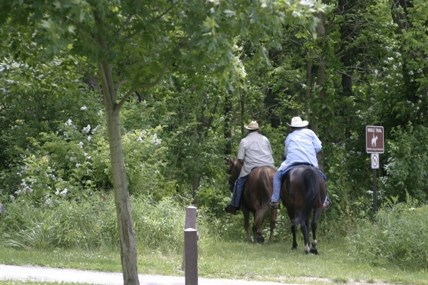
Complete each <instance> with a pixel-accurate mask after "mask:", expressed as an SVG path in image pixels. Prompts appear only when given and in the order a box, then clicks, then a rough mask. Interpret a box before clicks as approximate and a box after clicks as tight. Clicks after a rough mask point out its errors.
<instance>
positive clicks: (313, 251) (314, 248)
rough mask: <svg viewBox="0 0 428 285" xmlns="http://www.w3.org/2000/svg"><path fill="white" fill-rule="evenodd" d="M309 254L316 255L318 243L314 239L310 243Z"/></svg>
mask: <svg viewBox="0 0 428 285" xmlns="http://www.w3.org/2000/svg"><path fill="white" fill-rule="evenodd" d="M309 252H310V253H312V254H318V242H317V240H316V239H314V240H313V241H312V245H311V249H310V251H309Z"/></svg>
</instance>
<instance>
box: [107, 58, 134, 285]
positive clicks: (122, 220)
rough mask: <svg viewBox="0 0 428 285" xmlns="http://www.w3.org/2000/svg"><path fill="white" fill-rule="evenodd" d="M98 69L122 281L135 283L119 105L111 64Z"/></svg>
mask: <svg viewBox="0 0 428 285" xmlns="http://www.w3.org/2000/svg"><path fill="white" fill-rule="evenodd" d="M99 72H100V75H101V79H102V80H101V82H102V87H103V98H104V106H105V110H106V117H107V130H108V137H109V146H110V159H111V167H112V174H113V187H114V194H115V195H114V200H115V205H116V213H117V221H118V228H119V237H120V249H121V252H120V253H121V254H120V256H121V262H122V271H123V282H124V284H126V285H128V284H132V285H134V284H135V285H138V284H139V280H138V270H137V249H136V243H135V233H134V230H133V226H132V217H131V205H130V200H129V189H128V180H127V177H126V172H125V159H124V155H123V147H122V139H121V133H120V108H119V107H118V105H117V104H116V103H115V100H114V99H115V89H114V83H113V78H112V74H111V66H110V65H109V64H108V63H102V64H100V65H99Z"/></svg>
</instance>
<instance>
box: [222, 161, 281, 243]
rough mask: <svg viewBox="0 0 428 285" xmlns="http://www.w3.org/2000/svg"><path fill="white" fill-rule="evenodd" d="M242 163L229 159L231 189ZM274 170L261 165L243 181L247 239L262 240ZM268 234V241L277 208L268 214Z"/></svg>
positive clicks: (243, 210) (242, 205) (270, 236)
mask: <svg viewBox="0 0 428 285" xmlns="http://www.w3.org/2000/svg"><path fill="white" fill-rule="evenodd" d="M241 168H242V164H241V163H240V162H239V160H237V159H236V160H233V159H229V186H230V189H231V191H233V187H234V185H235V181H236V179H238V177H239V173H240V171H241ZM275 172H276V169H275V168H274V167H270V166H262V167H256V168H254V169H253V170H251V172H250V174H249V176H248V180H247V182H246V183H245V187H244V191H243V193H242V199H241V207H242V212H243V214H244V229H245V232H246V234H247V239H248V240H250V241H254V240H256V241H257V242H258V243H263V242H264V240H265V239H264V237H263V220H264V218H265V216H266V214H267V212H268V210H269V209H270V208H269V202H270V198H271V196H272V188H273V185H272V184H273V176H274V174H275ZM250 213H252V214H253V217H254V222H253V227H252V232H253V235H252V236H251V235H250V231H249V226H250ZM270 217H271V219H270V235H269V241H272V239H273V231H274V229H275V226H276V219H277V210H276V209H272V210H271V214H270Z"/></svg>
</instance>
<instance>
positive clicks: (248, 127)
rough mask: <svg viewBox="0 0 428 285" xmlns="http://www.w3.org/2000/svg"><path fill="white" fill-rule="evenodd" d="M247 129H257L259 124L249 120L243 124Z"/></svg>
mask: <svg viewBox="0 0 428 285" xmlns="http://www.w3.org/2000/svg"><path fill="white" fill-rule="evenodd" d="M244 128H246V129H247V130H249V131H255V130H258V129H259V124H258V123H257V122H256V121H251V122H250V123H249V124H248V125H246V126H244Z"/></svg>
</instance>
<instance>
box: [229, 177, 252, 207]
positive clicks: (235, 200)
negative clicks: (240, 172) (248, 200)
mask: <svg viewBox="0 0 428 285" xmlns="http://www.w3.org/2000/svg"><path fill="white" fill-rule="evenodd" d="M247 180H248V175H247V176H242V177H239V178H238V179H236V181H235V186H234V187H233V195H232V201H231V202H230V204H231V205H232V206H233V207H235V208H239V206H240V205H241V197H242V192H243V191H244V186H245V182H247Z"/></svg>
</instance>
